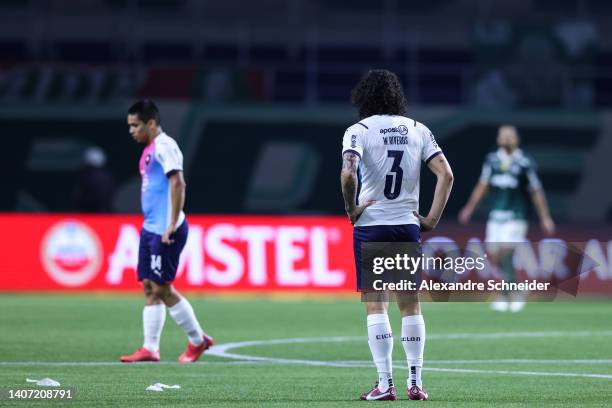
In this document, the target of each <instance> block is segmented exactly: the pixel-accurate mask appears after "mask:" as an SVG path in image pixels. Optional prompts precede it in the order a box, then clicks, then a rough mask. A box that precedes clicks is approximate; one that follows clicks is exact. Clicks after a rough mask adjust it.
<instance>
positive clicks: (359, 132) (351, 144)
mask: <svg viewBox="0 0 612 408" xmlns="http://www.w3.org/2000/svg"><path fill="white" fill-rule="evenodd" d="M364 130H366V128H365V126H364V125H362V124H360V123H357V124H355V125H353V126H351V127H349V128H348V129H346V132H344V138H343V139H342V154H344V153H345V152H353V153H355V154H357V155H358V156H359V158H360V159H361V157H362V156H363V140H364V138H363V133H364V132H363V131H364Z"/></svg>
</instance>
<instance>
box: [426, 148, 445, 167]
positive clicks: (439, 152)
mask: <svg viewBox="0 0 612 408" xmlns="http://www.w3.org/2000/svg"><path fill="white" fill-rule="evenodd" d="M439 154H442V150H438V151H437V152H435V153H434V154H432V155H431V156H429V157H428V158H427V160H425V164H428V163H429V162H430V161H431V159H433V158H434V157H436V156H437V155H439Z"/></svg>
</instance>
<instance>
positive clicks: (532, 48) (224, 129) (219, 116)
mask: <svg viewBox="0 0 612 408" xmlns="http://www.w3.org/2000/svg"><path fill="white" fill-rule="evenodd" d="M485 3H487V2H472V1H467V0H436V1H431V2H427V3H426V4H421V3H420V2H419V3H418V5H416V4H415V2H402V1H395V0H387V1H383V2H380V3H373V2H369V1H358V2H355V1H342V0H318V1H301V0H292V1H280V0H267V1H264V2H257V4H256V5H255V4H250V3H247V4H244V2H238V1H235V0H227V1H224V2H202V1H194V0H182V1H167V0H87V1H70V0H63V1H61V0H55V1H46V2H42V1H35V0H31V1H8V2H2V4H1V5H0V10H1V11H2V13H1V15H2V17H0V19H1V20H2V21H3V28H2V32H1V34H0V54H1V55H2V58H1V59H0V116H1V117H2V120H3V123H4V125H5V126H4V129H5V131H6V132H7V134H19V138H18V139H16V140H14V141H13V142H12V143H13V144H14V152H15V154H14V155H12V157H11V158H9V166H10V168H11V169H13V171H14V172H15V174H16V175H17V178H16V179H15V180H14V181H11V184H12V185H10V186H9V188H8V193H7V194H4V195H3V196H2V198H1V199H0V208H1V209H3V210H5V211H6V210H15V209H17V210H22V211H28V210H51V211H70V210H73V209H74V208H73V203H72V201H71V194H70V188H71V186H70V184H71V180H74V179H75V177H76V174H77V172H78V167H79V165H78V163H77V162H78V160H79V159H78V156H79V155H78V152H80V151H82V150H83V149H84V148H86V147H87V146H89V145H97V146H100V147H102V148H103V149H104V150H106V152H107V153H108V154H109V157H110V161H111V166H110V169H111V171H112V172H113V175H114V176H115V178H116V179H117V180H120V184H121V186H120V191H121V192H123V193H121V194H119V195H118V197H117V199H116V209H117V210H118V211H134V210H137V207H135V205H134V204H133V203H132V202H133V201H134V195H135V191H136V190H135V187H134V186H135V183H136V181H135V177H136V176H137V174H136V172H135V171H134V165H133V163H134V162H135V160H136V158H137V155H138V148H137V147H136V146H134V145H133V144H132V142H131V140H130V139H129V137H128V135H127V132H126V128H125V125H124V122H123V116H124V112H123V110H124V109H125V107H126V106H127V104H128V103H129V102H130V101H132V100H134V99H136V98H139V97H152V98H155V99H156V100H159V101H161V103H162V106H164V109H163V112H164V111H167V112H164V119H165V120H166V122H165V124H166V126H167V125H168V121H169V122H170V123H171V125H170V127H169V128H168V127H166V129H167V131H168V132H170V134H172V135H173V136H175V137H176V138H177V139H179V140H181V141H182V143H184V144H185V145H186V146H188V149H189V151H188V152H187V176H188V177H189V178H190V179H191V180H194V181H196V182H197V183H204V184H205V185H206V187H205V188H197V189H196V188H193V189H190V193H189V194H190V199H189V200H188V206H189V210H190V211H193V212H205V213H226V212H232V213H243V212H262V213H277V212H279V211H281V210H280V209H279V206H278V205H274V204H273V203H272V201H274V200H272V199H271V198H270V197H272V196H276V197H278V196H279V195H286V194H289V193H288V191H286V190H287V188H288V187H287V185H286V183H287V182H288V181H287V180H286V179H283V180H281V179H280V178H279V180H276V179H275V175H278V174H283V172H288V173H287V174H292V175H293V177H294V178H292V179H291V183H292V184H293V183H297V184H299V185H301V186H302V188H301V189H300V190H299V191H298V192H295V191H294V192H293V193H292V194H296V196H295V197H289V198H287V201H286V203H289V204H287V205H283V206H281V207H282V211H281V212H285V213H320V214H339V213H341V210H342V209H341V202H340V200H335V198H339V197H336V195H337V182H336V179H335V177H326V175H329V174H335V173H336V171H337V163H336V162H337V156H336V155H337V151H338V145H339V138H340V136H341V134H342V132H343V130H344V128H345V127H346V126H347V124H349V123H351V122H352V121H353V120H354V116H353V113H352V111H351V109H350V107H349V106H348V105H349V104H348V99H349V93H350V89H351V87H352V86H353V85H354V84H355V82H356V81H357V80H358V78H359V77H360V75H361V74H362V73H363V72H364V70H366V69H368V68H370V67H386V68H390V69H393V70H394V71H396V72H397V73H398V74H399V76H400V77H401V79H402V80H403V83H404V85H405V88H406V93H407V96H408V100H409V105H410V110H411V112H410V114H411V115H412V116H414V117H416V118H417V119H421V120H423V121H428V123H430V124H431V127H432V129H433V130H434V133H436V135H437V136H438V138H439V139H440V141H441V143H442V144H443V146H444V147H445V151H446V153H447V156H448V157H449V159H450V160H451V163H453V164H454V168H455V173H456V174H457V176H458V177H459V178H460V180H465V181H464V182H462V183H457V185H456V189H455V193H454V198H455V199H454V200H452V201H451V202H450V203H449V214H451V215H453V214H455V213H456V212H457V211H458V209H459V206H460V205H461V203H462V202H463V201H464V199H465V197H467V195H468V193H469V188H470V187H471V182H472V181H474V180H475V179H476V177H477V174H478V171H479V166H480V162H481V158H482V157H483V155H484V154H485V152H486V151H488V150H490V149H493V148H494V131H495V127H496V126H497V125H498V124H499V123H502V122H512V123H515V124H517V126H519V129H520V131H521V134H522V135H523V141H524V146H525V149H526V150H527V151H528V153H530V154H532V155H533V156H535V158H536V160H537V162H538V163H539V166H540V171H541V174H542V178H543V181H544V185H545V186H546V188H547V192H548V196H549V199H550V201H551V203H552V209H553V211H554V215H555V216H556V217H557V218H558V219H560V220H576V219H580V218H581V215H580V214H579V213H576V211H572V207H573V203H575V201H576V197H577V195H578V193H579V192H580V195H581V200H583V201H584V200H585V199H586V198H588V194H589V193H588V191H593V188H592V187H590V188H589V186H588V185H589V183H590V184H593V180H592V179H591V180H590V181H589V179H587V177H586V176H585V174H586V172H587V164H588V163H589V161H590V160H591V157H592V155H593V154H595V153H596V152H598V151H600V149H602V148H604V149H605V148H606V146H608V145H609V143H605V140H606V138H605V135H608V134H609V130H608V129H607V128H606V125H605V124H606V123H607V121H606V120H602V119H601V116H602V115H603V114H605V112H606V109H607V108H608V107H609V106H610V105H612V74H610V72H609V70H608V69H607V67H608V66H609V63H610V61H612V49H610V48H609V47H607V46H606V45H605V43H604V42H603V41H601V39H602V38H606V36H609V35H610V34H612V33H609V31H610V30H611V29H610V27H609V25H607V24H602V22H604V21H606V19H609V17H610V16H612V7H611V6H609V4H608V3H606V2H601V1H594V0H581V1H569V0H568V1H564V2H552V1H547V0H533V1H521V2H513V3H504V4H503V5H499V7H496V8H492V7H491V6H490V5H487V4H485ZM238 8H239V9H240V10H241V12H240V13H237V12H236V10H237V9H238ZM525 15H528V16H529V18H524V16H525ZM518 16H521V18H518ZM440 21H444V22H445V24H444V29H443V30H441V29H440V28H441V25H440ZM24 26H25V27H31V29H29V30H24V29H23V27H24ZM527 73H529V74H528V75H527ZM165 106H174V107H177V106H178V108H176V109H170V108H165ZM75 108H77V109H75ZM176 112H179V113H176ZM330 112H331V113H330ZM568 112H571V114H568ZM466 140H469V143H466ZM236 143H239V144H240V146H241V149H240V151H238V152H236V149H235V146H236ZM66 149H67V150H69V151H71V152H72V153H71V154H73V155H74V157H76V158H75V159H74V160H75V162H74V163H72V164H68V163H70V161H69V160H68V161H67V160H65V154H66ZM278 149H281V150H278ZM283 149H284V150H283ZM287 149H289V150H287ZM230 151H231V152H233V154H232V160H233V162H232V163H233V165H232V168H231V169H230V170H228V171H227V172H224V173H223V174H224V175H223V176H221V177H217V178H215V179H214V180H211V179H210V178H209V177H207V175H208V174H210V173H211V172H212V171H214V170H215V169H218V168H219V167H224V166H226V163H227V152H230ZM278 151H283V152H287V151H291V152H293V153H292V154H293V155H294V156H292V157H295V160H297V163H296V161H295V160H284V161H278V162H276V163H275V165H276V166H279V167H278V168H272V169H266V168H263V167H261V166H262V160H263V161H264V162H265V160H264V158H265V157H268V156H266V155H270V154H274V152H278ZM610 153H612V152H610ZM56 161H57V162H58V163H59V164H58V163H56ZM41 163H42V164H41ZM54 163H55V164H54ZM304 166H305V167H304ZM254 169H258V171H254ZM304 169H307V170H304ZM591 173H592V172H591ZM591 173H589V174H591ZM258 174H259V176H258ZM56 176H61V177H62V178H63V180H65V181H66V182H65V187H64V188H65V190H66V191H63V192H62V194H57V192H56V191H55V190H53V189H51V188H50V187H49V185H50V184H49V180H51V179H53V177H56ZM258 177H259V180H258ZM262 177H263V178H264V179H265V182H264V183H263V184H262V182H261V178H262ZM204 180H206V181H204ZM284 183H285V184H284ZM424 184H425V188H426V191H427V189H431V187H432V186H431V180H430V179H428V178H427V177H425V179H424ZM262 189H263V190H265V192H264V191H260V190H262ZM210 191H215V192H222V194H223V196H224V197H226V200H224V201H223V202H220V201H215V200H210V198H209V197H210ZM262 194H263V196H262ZM266 194H268V198H266V197H265V196H266ZM270 194H272V196H270ZM585 195H586V198H585ZM423 196H425V197H428V195H427V194H423ZM334 197H335V198H334ZM423 205H426V204H423ZM606 205H607V207H608V208H610V204H606ZM585 216H586V215H585ZM611 217H612V211H611V210H609V209H608V210H606V211H603V210H602V211H599V212H598V214H597V215H596V216H593V215H592V214H591V215H590V216H589V218H591V219H593V218H595V219H607V220H611Z"/></svg>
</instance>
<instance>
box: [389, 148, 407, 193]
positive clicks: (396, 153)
mask: <svg viewBox="0 0 612 408" xmlns="http://www.w3.org/2000/svg"><path fill="white" fill-rule="evenodd" d="M387 157H388V158H392V159H393V164H392V165H391V170H390V171H389V173H390V174H387V176H386V177H385V197H387V198H388V199H389V200H395V199H396V198H397V197H399V195H400V192H401V191H402V179H403V178H404V170H402V167H401V166H400V164H401V163H402V157H404V151H403V150H389V151H388V152H387Z"/></svg>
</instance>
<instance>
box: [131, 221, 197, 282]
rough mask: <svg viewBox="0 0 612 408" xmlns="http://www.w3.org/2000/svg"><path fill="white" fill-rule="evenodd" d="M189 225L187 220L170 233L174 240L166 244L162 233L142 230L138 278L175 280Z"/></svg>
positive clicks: (158, 280)
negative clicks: (162, 238)
mask: <svg viewBox="0 0 612 408" xmlns="http://www.w3.org/2000/svg"><path fill="white" fill-rule="evenodd" d="M188 234H189V226H188V225H187V220H185V221H183V223H182V224H181V226H180V227H178V229H177V230H176V231H175V232H174V234H172V235H170V239H173V240H174V242H173V243H172V244H170V245H166V244H164V243H162V242H161V235H157V234H154V233H152V232H149V231H147V230H145V229H144V228H143V229H142V230H141V231H140V246H139V248H138V280H139V281H142V280H143V279H150V280H152V281H153V282H155V283H159V284H162V285H163V284H166V283H170V282H172V281H173V280H174V277H175V276H176V270H177V268H178V264H179V257H180V256H181V251H182V250H183V248H184V247H185V243H186V242H187V235H188Z"/></svg>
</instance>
